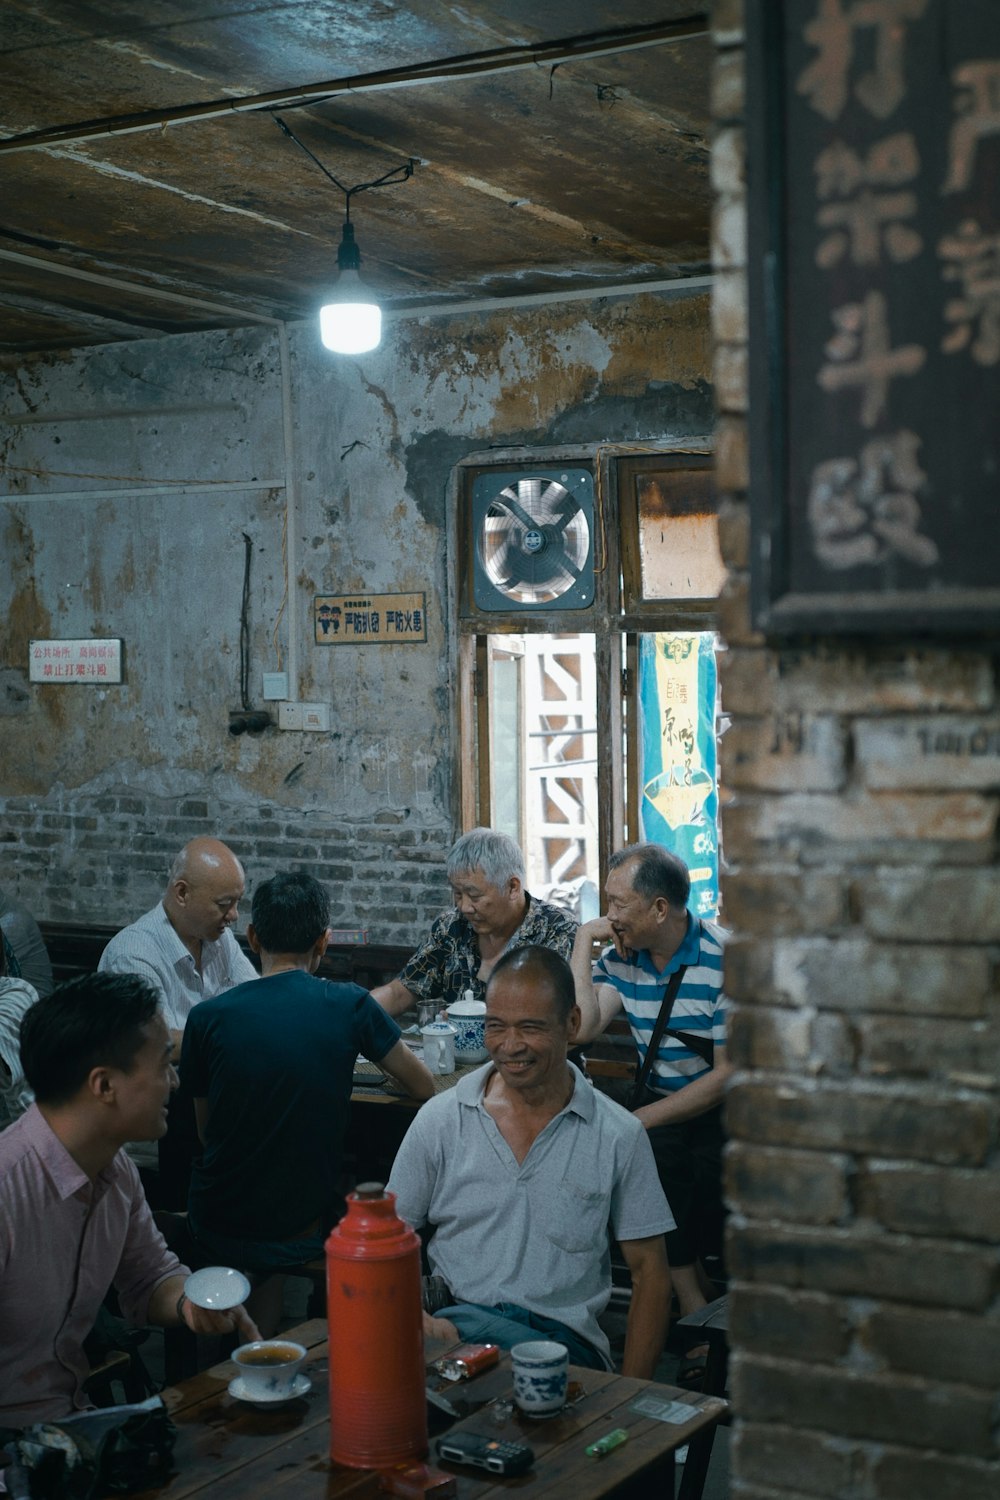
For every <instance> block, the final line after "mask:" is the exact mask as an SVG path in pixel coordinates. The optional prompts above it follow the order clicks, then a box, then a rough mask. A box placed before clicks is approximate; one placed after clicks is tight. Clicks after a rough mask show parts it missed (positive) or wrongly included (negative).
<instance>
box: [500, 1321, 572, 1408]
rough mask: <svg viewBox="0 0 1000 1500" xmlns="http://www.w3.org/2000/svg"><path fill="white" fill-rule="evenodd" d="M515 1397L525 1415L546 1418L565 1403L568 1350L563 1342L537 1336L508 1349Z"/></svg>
mask: <svg viewBox="0 0 1000 1500" xmlns="http://www.w3.org/2000/svg"><path fill="white" fill-rule="evenodd" d="M510 1363H511V1367H512V1369H513V1372H514V1400H515V1401H516V1402H517V1405H518V1407H519V1408H520V1410H521V1411H523V1412H524V1414H525V1416H528V1417H547V1416H551V1414H552V1412H554V1411H559V1410H560V1409H561V1408H562V1407H564V1406H565V1405H566V1384H567V1381H568V1378H569V1350H568V1349H567V1348H566V1345H565V1344H556V1343H554V1342H553V1341H552V1340H550V1339H537V1340H533V1341H532V1342H530V1343H526V1344H515V1345H514V1347H513V1349H512V1350H511V1351H510Z"/></svg>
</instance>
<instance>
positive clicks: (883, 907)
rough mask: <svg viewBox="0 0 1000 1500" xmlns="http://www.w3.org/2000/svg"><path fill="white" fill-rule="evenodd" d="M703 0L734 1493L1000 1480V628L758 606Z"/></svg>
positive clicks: (951, 1499)
mask: <svg viewBox="0 0 1000 1500" xmlns="http://www.w3.org/2000/svg"><path fill="white" fill-rule="evenodd" d="M713 27H714V34H715V43H716V56H715V68H714V80H713V112H714V116H715V138H714V146H713V156H712V180H713V186H714V190H715V193H716V208H715V232H714V258H715V266H716V271H717V282H716V288H715V294H714V302H713V325H714V335H715V384H716V390H717V393H718V396H717V399H718V407H719V428H718V450H717V451H718V477H719V487H720V494H721V502H720V503H721V520H722V526H721V531H722V540H723V548H724V554H725V558H726V562H727V564H728V566H729V570H730V574H729V581H728V584H727V586H726V589H725V592H724V597H723V602H722V629H723V633H724V635H725V637H726V640H727V642H728V645H729V648H730V649H729V651H728V652H727V653H726V654H725V655H724V657H723V660H722V699H723V707H724V710H725V712H726V713H728V714H729V715H730V717H731V719H732V727H731V729H730V730H729V731H728V733H727V734H726V735H725V736H724V738H723V741H722V782H723V786H724V787H725V788H726V789H727V791H728V793H729V794H730V801H729V802H728V803H727V805H726V806H725V808H724V813H723V840H724V848H725V854H726V857H727V861H728V864H729V873H728V875H727V876H726V878H725V880H724V900H725V912H724V918H725V920H726V922H727V924H728V925H729V926H730V927H731V928H732V930H733V940H732V942H731V944H730V946H729V948H728V950H727V955H726V984H727V990H728V992H729V994H730V995H731V997H732V999H733V1019H732V1024H731V1031H730V1053H731V1056H732V1057H733V1059H734V1061H735V1063H736V1066H737V1068H738V1070H739V1071H738V1074H737V1077H736V1080H735V1082H734V1086H733V1088H732V1092H731V1094H730V1096H729V1103H728V1114H729V1124H730V1131H731V1137H732V1144H731V1146H730V1148H729V1156H728V1162H727V1183H728V1193H729V1198H730V1202H731V1205H732V1209H733V1215H732V1223H731V1232H730V1244H729V1251H730V1268H731V1272H732V1275H733V1283H732V1315H731V1328H732V1343H733V1349H734V1355H733V1380H732V1393H733V1396H734V1399H735V1402H736V1408H737V1422H736V1427H735V1440H734V1448H733V1487H732V1493H733V1495H734V1497H735V1496H740V1497H747V1500H750V1497H754V1500H764V1497H774V1500H779V1497H780V1500H795V1497H805V1496H824V1497H837V1500H854V1497H857V1500H996V1497H997V1496H1000V1460H998V1454H1000V1448H998V1442H997V1431H998V1429H997V1414H996V1404H995V1403H996V1392H997V1388H998V1386H1000V1308H998V1306H997V1291H998V1256H997V1243H998V1241H1000V1162H998V1144H997V1094H998V1089H997V1058H998V1047H997V1042H998V987H997V972H998V969H997V965H998V956H1000V879H998V871H997V863H998V860H997V842H996V828H997V811H998V787H1000V702H998V692H997V681H998V672H997V668H998V654H997V651H996V646H995V643H993V645H991V644H990V643H989V642H987V641H985V640H984V641H983V642H982V643H980V644H977V643H976V642H975V641H971V642H970V641H969V639H968V638H965V639H963V640H962V641H956V642H955V643H954V644H953V645H950V644H948V643H947V642H944V643H939V644H936V645H935V646H933V647H924V646H916V645H911V644H909V643H908V642H907V640H906V639H904V638H901V639H897V640H895V641H891V642H883V643H881V644H877V643H872V644H870V645H867V644H864V643H862V644H857V643H852V644H850V645H846V644H844V643H843V642H838V641H836V640H832V639H830V640H824V639H822V638H814V639H813V640H812V641H811V642H807V643H799V644H797V645H794V646H793V645H786V646H780V647H774V646H771V645H768V644H767V643H766V642H765V641H764V640H763V638H761V637H760V636H759V635H758V634H756V633H755V632H754V631H753V629H752V628H751V625H750V620H749V614H748V609H747V581H748V580H747V568H748V555H749V546H748V531H749V527H748V515H747V498H746V490H747V438H746V411H747V376H746V347H747V315H746V286H745V268H746V232H745V212H744V210H745V204H744V185H745V174H744V132H743V124H744V119H743V111H744V97H743V67H742V64H743V21H742V4H741V0H716V3H715V5H714V10H713ZM916 624H917V622H915V626H916Z"/></svg>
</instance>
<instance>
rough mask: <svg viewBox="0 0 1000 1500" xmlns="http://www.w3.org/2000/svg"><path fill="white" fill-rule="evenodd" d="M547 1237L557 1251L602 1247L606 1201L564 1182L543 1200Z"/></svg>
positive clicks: (575, 1250)
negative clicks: (556, 1247)
mask: <svg viewBox="0 0 1000 1500" xmlns="http://www.w3.org/2000/svg"><path fill="white" fill-rule="evenodd" d="M544 1203H545V1219H546V1233H547V1234H548V1237H549V1239H550V1240H551V1241H552V1243H553V1244H554V1245H557V1246H558V1247H559V1249H560V1250H568V1251H570V1252H577V1253H578V1252H581V1251H585V1250H586V1251H589V1252H590V1253H591V1254H593V1252H594V1249H595V1247H603V1245H604V1241H605V1237H606V1235H607V1228H608V1200H607V1195H606V1194H605V1193H595V1192H592V1191H591V1190H590V1189H589V1188H586V1187H583V1186H582V1185H581V1184H579V1183H575V1182H569V1181H563V1182H561V1183H560V1184H559V1186H558V1187H557V1188H556V1189H555V1191H553V1190H552V1188H551V1186H550V1187H549V1189H548V1190H547V1191H546V1193H545V1196H544Z"/></svg>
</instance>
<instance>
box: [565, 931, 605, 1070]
mask: <svg viewBox="0 0 1000 1500" xmlns="http://www.w3.org/2000/svg"><path fill="white" fill-rule="evenodd" d="M593 954H594V938H593V935H592V933H591V931H590V928H589V924H584V926H583V927H580V928H578V929H577V934H576V938H575V939H574V941H573V956H572V958H571V960H570V968H571V969H572V970H573V983H574V986H575V988H576V1003H577V1005H578V1006H579V1007H580V1031H579V1035H578V1037H577V1040H578V1041H579V1042H591V1041H593V1039H594V1037H595V1036H598V1035H600V1032H601V1030H602V1027H601V1009H600V1006H599V1004H598V1001H597V991H596V989H595V988H594V958H593Z"/></svg>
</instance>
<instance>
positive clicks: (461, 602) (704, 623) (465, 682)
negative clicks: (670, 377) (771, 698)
mask: <svg viewBox="0 0 1000 1500" xmlns="http://www.w3.org/2000/svg"><path fill="white" fill-rule="evenodd" d="M559 463H567V464H570V463H572V464H575V465H578V466H582V465H584V464H588V465H590V466H592V469H593V472H594V480H595V526H594V529H595V538H594V573H595V576H594V585H595V586H594V602H593V604H592V605H591V606H590V608H588V609H586V610H546V609H544V608H541V609H539V610H537V611H536V610H522V611H518V612H517V613H512V614H510V615H506V614H503V613H502V612H497V613H496V614H495V615H493V614H487V613H485V612H483V611H480V610H477V609H476V608H475V606H474V605H473V603H472V599H473V593H472V577H473V573H472V570H473V561H472V545H471V540H472V539H471V536H470V514H471V494H472V486H473V483H474V481H475V479H476V478H477V477H478V476H479V475H480V474H482V473H485V472H488V471H489V470H491V469H498V470H499V469H503V470H509V469H510V468H511V467H515V466H523V467H525V468H530V467H531V466H532V464H537V465H538V466H539V467H551V466H552V465H553V464H559ZM711 463H712V444H711V440H710V439H708V438H706V439H698V440H693V441H692V442H691V443H690V444H687V445H685V446H683V447H662V448H659V447H658V448H655V449H644V450H643V451H642V452H641V453H636V452H634V451H632V452H625V451H622V450H620V449H614V448H610V449H609V448H596V449H591V450H589V451H586V450H583V451H581V450H579V449H577V450H573V451H572V453H567V452H566V451H565V450H560V451H558V452H556V453H552V452H551V451H550V452H546V451H545V450H537V451H532V452H526V451H525V450H523V449H520V450H513V451H508V452H498V453H497V454H495V455H494V454H492V453H491V454H489V455H473V456H471V457H470V459H469V460H467V461H465V462H464V463H461V464H459V465H458V466H457V468H456V471H455V476H454V482H453V490H452V493H453V497H454V502H455V504H454V510H453V512H452V526H451V528H450V530H451V536H452V539H453V544H454V549H455V551H454V556H455V559H456V565H455V568H454V572H453V578H454V600H455V606H456V608H455V616H456V623H457V662H456V665H457V677H458V686H457V693H456V707H457V710H458V726H459V733H458V750H459V775H458V809H457V811H458V815H459V822H460V826H461V827H462V828H463V829H467V828H471V827H474V826H476V825H478V824H480V823H484V822H485V823H488V822H489V818H490V808H491V803H492V785H491V777H490V766H489V757H488V756H487V755H480V754H479V747H480V745H488V744H489V743H490V719H489V715H490V703H489V688H488V683H489V670H488V644H487V639H488V637H489V636H498V635H517V634H563V633H566V634H580V635H585V634H586V635H593V636H594V638H595V648H596V680H597V702H598V735H597V775H598V783H599V785H600V786H604V787H607V788H608V789H609V792H610V795H608V796H606V797H605V796H602V797H600V798H599V800H598V846H599V849H600V886H601V889H603V887H604V881H605V877H606V874H607V861H608V858H609V857H610V855H611V853H612V852H613V851H614V850H615V849H618V848H621V846H622V844H623V843H625V842H634V841H635V840H637V839H638V837H639V831H638V830H639V765H638V712H639V689H638V670H637V669H638V658H639V636H640V635H643V634H651V633H653V632H655V631H663V630H714V629H716V628H717V610H716V603H715V601H713V600H692V599H685V600H676V601H669V600H662V599H656V600H644V599H643V598H642V565H641V556H640V548H639V515H638V500H637V495H636V489H635V482H634V481H635V477H636V476H637V475H638V474H639V473H642V472H649V471H651V470H655V469H658V468H660V469H662V468H664V467H668V468H670V467H700V466H703V465H705V464H708V465H711ZM633 499H634V500H635V503H633ZM616 747H617V748H616Z"/></svg>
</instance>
